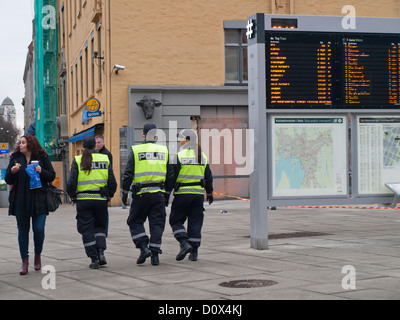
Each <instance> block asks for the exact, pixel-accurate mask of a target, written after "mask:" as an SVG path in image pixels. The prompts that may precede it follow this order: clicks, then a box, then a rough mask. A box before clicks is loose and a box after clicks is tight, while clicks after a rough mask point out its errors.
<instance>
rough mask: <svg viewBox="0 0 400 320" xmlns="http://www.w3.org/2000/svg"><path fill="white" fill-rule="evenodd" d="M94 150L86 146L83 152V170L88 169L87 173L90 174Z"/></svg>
mask: <svg viewBox="0 0 400 320" xmlns="http://www.w3.org/2000/svg"><path fill="white" fill-rule="evenodd" d="M92 150H93V149H88V148H85V149H84V150H83V153H82V160H81V170H82V171H87V172H86V174H89V173H90V171H91V170H92V161H93V160H92Z"/></svg>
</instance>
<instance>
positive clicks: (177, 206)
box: [169, 194, 204, 248]
mask: <svg viewBox="0 0 400 320" xmlns="http://www.w3.org/2000/svg"><path fill="white" fill-rule="evenodd" d="M203 202H204V195H202V194H177V195H175V196H174V200H173V201H172V206H171V214H170V216H169V224H170V225H171V228H172V231H173V233H174V237H175V238H176V239H177V240H178V241H180V240H183V239H187V240H188V241H189V243H190V245H191V246H192V247H193V248H198V247H200V243H201V228H202V226H203V221H204V206H203ZM186 218H187V219H188V225H187V231H186V229H185V227H184V223H185V221H186Z"/></svg>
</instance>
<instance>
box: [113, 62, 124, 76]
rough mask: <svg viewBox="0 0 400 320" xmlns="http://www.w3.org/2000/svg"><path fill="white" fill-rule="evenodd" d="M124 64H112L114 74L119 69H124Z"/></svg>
mask: <svg viewBox="0 0 400 320" xmlns="http://www.w3.org/2000/svg"><path fill="white" fill-rule="evenodd" d="M125 68H126V67H125V66H120V65H119V64H114V69H115V74H118V71H119V70H124V69H125Z"/></svg>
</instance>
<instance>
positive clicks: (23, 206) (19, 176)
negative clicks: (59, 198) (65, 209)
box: [5, 135, 56, 275]
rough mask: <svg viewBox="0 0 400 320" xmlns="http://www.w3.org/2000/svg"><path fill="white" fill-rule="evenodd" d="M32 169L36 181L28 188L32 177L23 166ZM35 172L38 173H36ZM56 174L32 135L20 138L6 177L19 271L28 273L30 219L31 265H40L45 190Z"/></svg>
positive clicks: (45, 209)
mask: <svg viewBox="0 0 400 320" xmlns="http://www.w3.org/2000/svg"><path fill="white" fill-rule="evenodd" d="M28 166H30V167H29V168H33V169H34V172H33V173H34V174H37V173H38V174H39V178H40V181H39V179H37V181H36V183H37V185H36V186H34V187H35V188H31V177H30V175H28V173H27V171H26V169H27V168H28ZM36 172H37V173H36ZM55 177H56V173H55V171H54V169H53V166H52V164H51V162H50V159H49V157H48V154H47V152H46V150H45V149H43V148H42V146H41V145H40V143H39V141H38V139H37V138H36V137H35V136H33V135H24V136H22V137H21V138H20V140H19V142H18V144H17V147H16V148H15V150H14V152H13V153H12V155H11V157H10V163H9V165H8V168H7V171H6V176H5V181H6V183H7V184H9V185H12V188H11V191H10V195H9V204H10V206H9V211H8V214H9V215H13V216H15V217H16V220H17V226H18V245H19V250H20V256H21V259H22V266H21V270H20V274H21V275H26V274H27V273H28V266H29V251H28V249H29V230H30V223H31V221H32V230H33V241H34V252H35V258H34V268H35V270H36V271H39V270H40V269H41V267H42V266H41V264H42V262H41V253H42V250H43V244H44V238H45V223H46V217H47V215H48V214H49V211H48V209H47V204H46V190H47V186H48V184H49V183H51V182H52V181H53V180H54V179H55Z"/></svg>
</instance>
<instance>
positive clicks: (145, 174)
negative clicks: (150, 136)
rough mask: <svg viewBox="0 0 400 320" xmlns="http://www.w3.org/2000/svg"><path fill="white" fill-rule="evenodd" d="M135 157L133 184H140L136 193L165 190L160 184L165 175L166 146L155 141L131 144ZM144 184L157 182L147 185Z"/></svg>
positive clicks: (163, 180)
mask: <svg viewBox="0 0 400 320" xmlns="http://www.w3.org/2000/svg"><path fill="white" fill-rule="evenodd" d="M132 151H133V155H134V159H135V175H134V176H133V181H132V182H133V184H134V185H135V184H136V185H137V184H140V186H141V189H140V191H138V192H137V193H136V194H142V193H155V192H165V191H164V190H163V189H162V187H161V184H162V183H164V182H165V179H166V176H167V161H168V148H167V147H166V146H162V145H159V144H155V143H143V144H139V145H136V146H132ZM146 184H159V186H155V185H153V186H149V187H146Z"/></svg>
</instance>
